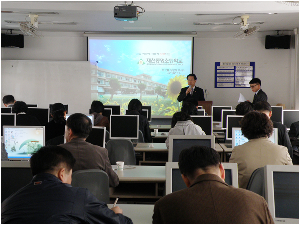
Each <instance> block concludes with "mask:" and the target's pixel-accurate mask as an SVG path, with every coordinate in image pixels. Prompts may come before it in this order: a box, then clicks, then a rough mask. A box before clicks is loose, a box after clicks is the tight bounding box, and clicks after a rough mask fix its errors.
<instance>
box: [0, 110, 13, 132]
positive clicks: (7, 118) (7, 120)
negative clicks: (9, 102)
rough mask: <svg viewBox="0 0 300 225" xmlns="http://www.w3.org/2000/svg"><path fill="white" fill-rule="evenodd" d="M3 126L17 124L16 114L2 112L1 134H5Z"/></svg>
mask: <svg viewBox="0 0 300 225" xmlns="http://www.w3.org/2000/svg"><path fill="white" fill-rule="evenodd" d="M3 126H16V114H15V113H1V136H3Z"/></svg>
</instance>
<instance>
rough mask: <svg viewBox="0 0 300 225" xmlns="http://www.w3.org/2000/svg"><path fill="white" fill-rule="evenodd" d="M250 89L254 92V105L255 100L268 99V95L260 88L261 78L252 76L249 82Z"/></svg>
mask: <svg viewBox="0 0 300 225" xmlns="http://www.w3.org/2000/svg"><path fill="white" fill-rule="evenodd" d="M249 84H250V88H251V90H252V91H253V92H254V93H255V95H254V97H253V102H252V104H253V105H254V104H255V103H257V102H261V101H265V102H267V101H268V96H267V94H266V93H265V92H263V90H262V89H261V88H260V86H261V80H260V79H259V78H253V79H252V80H250V82H249Z"/></svg>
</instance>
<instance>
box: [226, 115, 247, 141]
mask: <svg viewBox="0 0 300 225" xmlns="http://www.w3.org/2000/svg"><path fill="white" fill-rule="evenodd" d="M243 117H244V116H238V115H228V116H227V122H226V123H227V128H226V140H232V128H233V127H241V124H240V121H241V119H242V118H243Z"/></svg>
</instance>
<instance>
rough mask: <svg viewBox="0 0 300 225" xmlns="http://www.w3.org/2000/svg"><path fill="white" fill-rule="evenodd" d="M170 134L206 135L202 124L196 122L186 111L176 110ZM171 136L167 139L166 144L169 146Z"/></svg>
mask: <svg viewBox="0 0 300 225" xmlns="http://www.w3.org/2000/svg"><path fill="white" fill-rule="evenodd" d="M170 135H206V134H205V132H204V131H203V130H202V128H201V127H200V126H198V125H197V124H194V123H193V121H192V120H191V117H190V115H189V114H187V113H186V112H183V111H181V112H176V113H174V115H173V117H172V122H171V129H170V131H169V136H170ZM169 136H168V137H167V139H166V141H165V142H166V146H167V148H169Z"/></svg>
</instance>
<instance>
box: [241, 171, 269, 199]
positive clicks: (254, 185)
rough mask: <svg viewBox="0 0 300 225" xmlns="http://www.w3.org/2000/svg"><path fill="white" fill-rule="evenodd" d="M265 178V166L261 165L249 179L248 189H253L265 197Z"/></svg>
mask: <svg viewBox="0 0 300 225" xmlns="http://www.w3.org/2000/svg"><path fill="white" fill-rule="evenodd" d="M264 180H265V178H264V168H263V167H260V168H257V169H256V170H254V171H253V173H252V174H251V177H250V179H249V182H248V185H247V188H246V189H247V190H249V191H252V192H254V193H256V194H259V195H261V196H262V197H264V198H265V181H264Z"/></svg>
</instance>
